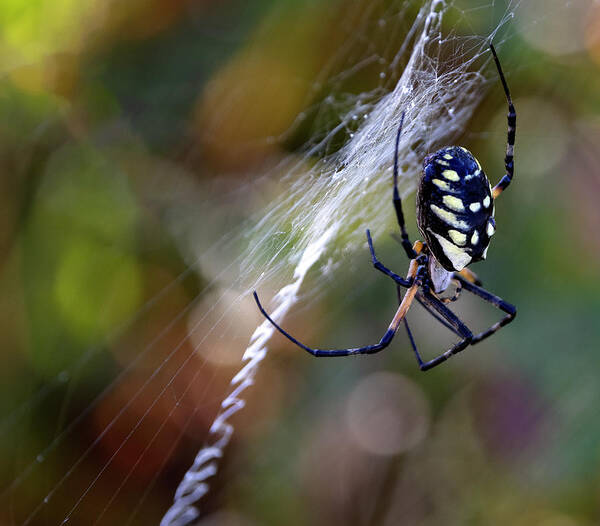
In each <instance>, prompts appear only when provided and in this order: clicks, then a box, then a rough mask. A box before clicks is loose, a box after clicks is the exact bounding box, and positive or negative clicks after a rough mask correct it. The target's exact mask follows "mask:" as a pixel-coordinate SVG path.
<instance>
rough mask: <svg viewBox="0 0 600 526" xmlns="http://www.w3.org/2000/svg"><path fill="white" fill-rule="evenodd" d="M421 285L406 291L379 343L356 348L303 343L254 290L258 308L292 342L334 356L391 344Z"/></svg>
mask: <svg viewBox="0 0 600 526" xmlns="http://www.w3.org/2000/svg"><path fill="white" fill-rule="evenodd" d="M420 286H421V285H420V283H415V284H414V285H413V286H412V287H410V288H409V289H408V290H407V291H406V294H405V296H404V298H403V299H402V302H401V303H400V306H399V307H398V310H397V311H396V314H395V315H394V318H393V319H392V322H391V323H390V325H389V327H388V330H387V331H386V332H385V334H384V335H383V337H382V338H381V340H379V343H376V344H374V345H365V346H364V347H354V348H350V349H313V348H311V347H308V346H306V345H304V344H303V343H301V342H300V341H298V340H297V339H296V338H294V337H293V336H292V335H291V334H290V333H289V332H287V331H285V330H284V329H282V328H281V327H280V326H279V325H277V323H275V322H274V321H273V320H272V319H271V317H270V316H269V315H268V314H267V312H266V311H265V309H264V308H263V306H262V305H261V303H260V301H259V299H258V295H257V294H256V292H254V300H255V301H256V304H257V305H258V308H259V310H260V312H262V314H263V316H264V317H265V318H267V320H269V321H270V322H271V323H272V324H273V326H274V327H275V328H276V329H277V330H278V331H279V332H280V333H281V334H283V335H284V336H285V337H286V338H287V339H288V340H290V341H291V342H292V343H295V344H296V345H297V346H298V347H300V348H302V349H304V350H305V351H306V352H309V353H310V354H312V355H313V356H317V357H322V356H327V357H332V356H350V355H353V354H374V353H377V352H379V351H381V350H383V349H385V348H386V347H387V346H388V345H389V344H390V342H391V341H392V339H393V338H394V335H395V334H396V331H397V330H398V327H399V326H400V323H401V322H402V320H403V319H404V317H405V316H406V312H407V311H408V309H409V308H410V306H411V304H412V302H413V300H414V298H415V295H416V293H417V290H418V288H419V287H420Z"/></svg>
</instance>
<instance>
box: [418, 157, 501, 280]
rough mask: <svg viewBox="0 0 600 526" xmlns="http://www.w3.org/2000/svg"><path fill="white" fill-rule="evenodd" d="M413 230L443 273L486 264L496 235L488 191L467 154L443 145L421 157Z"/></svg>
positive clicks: (489, 189)
mask: <svg viewBox="0 0 600 526" xmlns="http://www.w3.org/2000/svg"><path fill="white" fill-rule="evenodd" d="M417 225H418V227H419V230H420V232H421V234H422V235H423V237H424V238H425V240H426V241H427V244H428V245H429V249H430V250H431V253H432V254H433V255H434V256H435V257H436V259H437V260H438V261H439V262H440V264H441V265H442V267H444V268H445V269H446V270H449V271H457V272H460V271H461V270H462V269H463V268H464V267H466V266H467V265H469V264H470V263H473V262H475V261H480V260H482V259H485V257H486V254H487V248H488V245H489V243H490V238H491V236H493V235H494V232H495V230H496V223H495V222H494V200H493V199H492V187H491V185H490V182H489V181H488V178H487V177H486V175H485V173H484V171H483V170H482V169H481V165H480V164H479V162H478V161H477V159H475V157H473V155H471V153H470V152H469V151H468V150H467V149H465V148H462V147H460V146H448V147H446V148H442V149H441V150H438V151H437V152H435V153H433V154H431V155H428V156H427V157H425V160H424V162H423V176H422V177H421V182H420V185H419V190H418V197H417Z"/></svg>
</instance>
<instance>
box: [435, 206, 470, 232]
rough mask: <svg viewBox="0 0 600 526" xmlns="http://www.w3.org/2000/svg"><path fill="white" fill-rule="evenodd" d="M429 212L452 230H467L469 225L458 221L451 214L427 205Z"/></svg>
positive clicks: (437, 207)
mask: <svg viewBox="0 0 600 526" xmlns="http://www.w3.org/2000/svg"><path fill="white" fill-rule="evenodd" d="M429 206H430V208H431V211H432V212H433V213H434V214H435V215H436V216H438V217H439V218H440V219H441V220H442V221H444V222H445V223H448V224H449V225H450V226H453V227H454V228H458V229H459V230H469V225H467V223H465V222H464V221H461V220H460V219H457V218H456V216H455V215H454V214H453V213H452V212H448V210H444V209H443V208H440V207H439V206H436V205H429Z"/></svg>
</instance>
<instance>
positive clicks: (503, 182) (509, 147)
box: [490, 42, 517, 199]
mask: <svg viewBox="0 0 600 526" xmlns="http://www.w3.org/2000/svg"><path fill="white" fill-rule="evenodd" d="M490 49H491V51H492V55H493V56H494V62H495V63H496V68H497V69H498V75H499V76H500V81H501V82H502V87H503V88H504V93H505V95H506V101H507V102H508V115H507V119H508V137H507V141H506V156H505V157H504V166H505V168H506V174H505V175H504V177H502V179H500V182H499V183H498V184H497V185H496V186H494V189H493V190H492V197H493V198H494V199H496V197H498V196H499V195H500V194H501V193H502V191H503V190H506V187H507V186H508V185H509V184H510V182H511V181H512V178H513V175H514V170H515V167H514V149H515V132H516V129H517V113H516V111H515V107H514V106H513V102H512V99H511V97H510V91H509V90H508V84H507V83H506V79H505V78H504V73H503V72H502V67H501V66H500V60H498V55H497V54H496V50H495V49H494V46H493V45H492V43H491V42H490Z"/></svg>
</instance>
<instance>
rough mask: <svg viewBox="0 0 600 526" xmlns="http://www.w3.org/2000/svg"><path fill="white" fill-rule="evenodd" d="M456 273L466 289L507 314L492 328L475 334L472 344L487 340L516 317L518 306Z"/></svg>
mask: <svg viewBox="0 0 600 526" xmlns="http://www.w3.org/2000/svg"><path fill="white" fill-rule="evenodd" d="M454 275H455V277H456V279H458V280H459V281H460V282H461V283H462V285H463V288H464V289H465V290H468V291H469V292H471V293H472V294H475V295H476V296H479V297H480V298H481V299H484V300H485V301H487V302H489V303H491V304H492V305H494V306H495V307H498V308H499V309H500V310H502V311H504V312H506V316H504V318H502V319H501V320H500V321H499V322H497V323H494V325H492V326H491V327H490V328H488V329H486V330H484V331H482V332H480V333H479V334H476V335H475V336H473V339H472V340H471V344H472V345H474V344H476V343H479V342H480V341H482V340H485V339H486V338H487V337H489V336H491V335H492V334H494V333H495V332H496V331H497V330H498V329H500V328H501V327H504V326H505V325H508V324H509V323H510V322H511V321H513V320H514V319H515V316H516V315H517V308H516V307H515V306H514V305H511V304H510V303H507V302H506V301H504V300H503V299H502V298H499V297H498V296H494V295H493V294H492V293H491V292H488V291H487V290H485V289H482V288H481V287H478V286H477V285H474V284H473V283H470V282H469V281H467V280H465V279H464V278H463V277H462V276H460V275H459V274H456V273H455V274H454Z"/></svg>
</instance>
